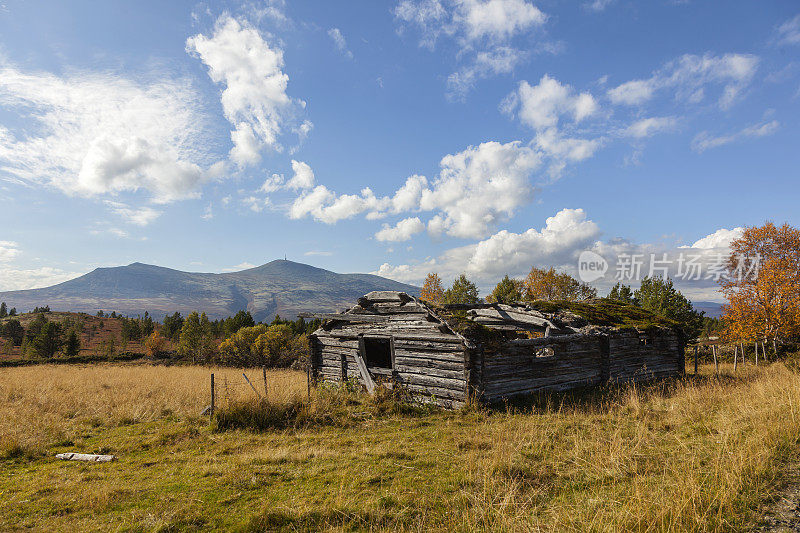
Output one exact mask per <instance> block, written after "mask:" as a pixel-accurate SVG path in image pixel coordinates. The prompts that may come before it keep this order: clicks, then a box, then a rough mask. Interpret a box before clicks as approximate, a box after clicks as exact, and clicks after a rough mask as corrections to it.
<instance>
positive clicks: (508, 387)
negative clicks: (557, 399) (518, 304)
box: [482, 334, 603, 402]
mask: <svg viewBox="0 0 800 533" xmlns="http://www.w3.org/2000/svg"><path fill="white" fill-rule="evenodd" d="M601 340H602V339H601V337H599V336H587V335H582V334H576V335H564V336H560V337H546V338H539V339H526V340H513V341H509V342H506V343H504V344H503V345H501V346H500V347H499V348H498V349H497V350H496V351H492V352H488V353H486V354H485V355H484V360H483V375H482V390H483V399H484V400H486V401H488V402H493V401H498V400H501V399H503V398H508V397H512V396H519V395H523V394H530V393H531V392H536V391H545V390H548V391H560V390H567V389H573V388H576V387H582V386H590V385H596V384H598V383H600V382H601V381H602V366H603V364H602V355H601V351H600V342H601Z"/></svg>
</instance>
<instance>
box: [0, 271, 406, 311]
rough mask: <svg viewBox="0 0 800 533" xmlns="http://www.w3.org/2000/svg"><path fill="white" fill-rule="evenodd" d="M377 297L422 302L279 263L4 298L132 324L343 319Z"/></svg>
mask: <svg viewBox="0 0 800 533" xmlns="http://www.w3.org/2000/svg"><path fill="white" fill-rule="evenodd" d="M374 290H394V291H401V292H407V293H409V294H415V295H416V294H419V288H417V287H414V286H412V285H407V284H405V283H400V282H398V281H393V280H390V279H386V278H382V277H380V276H375V275H371V274H337V273H335V272H332V271H330V270H325V269H323V268H319V267H315V266H312V265H307V264H305V263H299V262H295V261H290V260H287V259H275V260H273V261H270V262H268V263H265V264H263V265H261V266H257V267H253V268H249V269H245V270H240V271H237V272H226V273H197V272H184V271H181V270H175V269H171V268H167V267H161V266H157V265H150V264H147V263H142V262H139V261H136V262H134V263H131V264H129V265H126V266H117V267H102V268H97V269H95V270H93V271H91V272H89V273H88V274H84V275H83V276H80V277H78V278H75V279H73V280H70V281H66V282H63V283H60V284H58V285H53V286H52V287H46V288H43V289H31V290H25V291H12V292H0V301H5V302H6V303H7V304H8V305H9V306H10V307H16V308H17V309H19V310H20V311H25V310H29V309H33V308H34V307H36V306H43V305H49V306H50V308H51V309H53V310H54V311H84V312H87V313H92V314H93V313H96V312H97V311H99V310H103V311H107V312H110V311H116V312H118V313H122V314H125V315H129V316H135V315H140V314H144V312H145V311H148V312H150V314H151V315H152V316H156V317H159V316H163V315H165V314H172V313H174V312H175V311H179V312H181V313H182V314H184V315H185V314H187V313H189V312H191V311H205V312H206V313H207V314H208V315H209V316H211V317H214V318H222V317H227V316H229V315H233V314H235V313H236V312H237V311H240V310H243V309H246V310H248V311H250V312H251V313H252V314H253V316H254V317H255V318H256V319H257V320H261V319H264V318H267V317H272V316H274V315H275V314H280V315H281V316H285V317H290V318H291V317H293V315H296V314H297V313H298V312H301V311H320V312H325V311H338V310H339V309H341V308H342V307H350V306H352V305H354V303H355V302H356V301H357V299H358V298H359V297H360V296H363V295H364V294H366V293H368V292H371V291H374Z"/></svg>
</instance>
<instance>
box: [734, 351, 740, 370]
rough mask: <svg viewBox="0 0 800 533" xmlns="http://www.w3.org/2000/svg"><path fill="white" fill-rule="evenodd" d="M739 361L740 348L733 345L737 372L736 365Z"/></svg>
mask: <svg viewBox="0 0 800 533" xmlns="http://www.w3.org/2000/svg"><path fill="white" fill-rule="evenodd" d="M738 360H739V347H738V346H737V345H735V344H734V345H733V371H734V372H736V363H737V362H738Z"/></svg>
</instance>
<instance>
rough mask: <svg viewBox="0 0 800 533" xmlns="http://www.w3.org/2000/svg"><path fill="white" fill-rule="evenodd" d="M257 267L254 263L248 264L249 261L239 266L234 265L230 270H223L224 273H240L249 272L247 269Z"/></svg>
mask: <svg viewBox="0 0 800 533" xmlns="http://www.w3.org/2000/svg"><path fill="white" fill-rule="evenodd" d="M256 266H258V265H254V264H253V263H248V262H247V261H244V262H242V263H239V264H238V265H234V266H232V267H228V268H223V269H222V271H223V272H239V271H240V270H247V269H250V268H255V267H256Z"/></svg>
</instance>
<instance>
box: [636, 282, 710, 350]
mask: <svg viewBox="0 0 800 533" xmlns="http://www.w3.org/2000/svg"><path fill="white" fill-rule="evenodd" d="M633 296H634V298H636V300H637V301H638V302H639V306H640V307H642V308H643V309H647V310H648V311H651V312H653V313H655V314H657V315H660V316H663V317H664V318H669V319H672V320H675V321H676V322H679V323H680V324H681V325H682V326H683V329H684V331H685V332H686V333H687V335H688V336H689V338H690V339H695V338H697V336H698V335H699V334H700V332H701V331H702V330H703V312H697V311H695V309H694V307H692V302H691V301H689V300H688V299H687V298H686V297H685V296H684V295H683V294H681V293H680V291H678V290H676V289H675V287H673V285H672V280H671V279H669V278H666V279H664V278H661V277H652V278H651V277H648V276H645V278H644V279H643V280H642V286H641V287H639V289H637V290H636V291H635V292H634V293H633Z"/></svg>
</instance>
